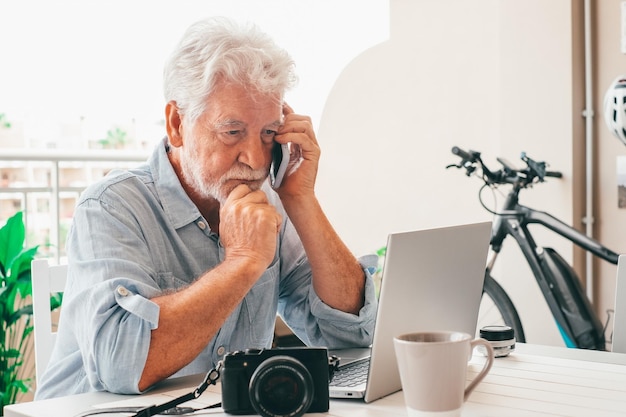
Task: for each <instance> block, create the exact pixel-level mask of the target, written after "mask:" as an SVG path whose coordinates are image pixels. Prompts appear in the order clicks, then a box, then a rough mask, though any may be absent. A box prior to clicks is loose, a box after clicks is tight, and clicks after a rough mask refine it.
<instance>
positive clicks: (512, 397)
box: [4, 344, 626, 417]
mask: <svg viewBox="0 0 626 417" xmlns="http://www.w3.org/2000/svg"><path fill="white" fill-rule="evenodd" d="M483 361H484V358H483V357H481V356H479V355H474V357H473V358H472V360H471V361H470V365H469V366H470V367H469V372H468V378H472V377H473V376H474V375H475V374H476V373H477V372H478V371H479V370H480V369H481V367H482V363H483ZM201 378H202V376H200V375H198V376H194V377H186V378H179V379H176V380H170V381H167V382H166V383H163V384H162V386H160V387H159V388H158V389H155V390H152V391H150V392H149V393H146V394H143V395H116V394H111V393H107V392H97V393H88V394H80V395H74V396H70V397H63V398H55V399H51V400H43V401H35V402H28V403H21V404H14V405H11V406H7V407H5V408H4V415H5V416H6V417H48V416H50V417H62V416H68V417H72V416H76V415H77V414H80V413H82V412H84V411H87V410H94V409H95V408H98V407H114V406H148V405H152V404H162V403H164V402H166V401H169V400H171V399H173V398H176V397H178V396H180V395H184V394H187V393H188V392H190V391H192V390H193V389H194V388H195V387H196V386H197V385H198V384H199V383H200V380H201ZM220 400H221V394H220V391H219V386H211V387H209V389H208V390H207V391H206V392H205V393H204V394H203V395H202V396H201V397H200V398H198V399H197V400H194V401H191V402H189V403H186V404H185V405H189V406H192V407H196V408H199V407H205V406H207V405H210V404H213V403H216V402H219V401H220ZM120 415H121V414H120ZM126 415H128V414H126ZM195 415H216V416H226V415H227V414H224V413H223V411H222V410H221V408H218V409H213V410H206V411H202V412H197V413H195V414H194V416H195ZM307 415H311V416H315V415H318V416H335V417H348V416H350V417H354V416H356V417H390V416H391V417H393V416H406V415H407V411H406V409H405V406H404V396H403V393H402V391H400V392H397V393H395V394H391V395H389V396H387V397H384V398H382V399H380V400H378V401H375V402H372V403H369V404H365V403H364V402H363V401H362V400H356V399H346V400H331V402H330V410H329V411H328V413H323V414H307ZM624 415H626V355H625V354H617V353H610V352H596V351H584V350H578V349H567V348H559V347H548V346H538V345H528V344H518V345H517V347H516V350H515V352H513V353H512V354H511V355H509V356H508V357H505V358H497V359H496V360H495V361H494V365H493V367H492V369H491V371H490V372H489V374H488V375H487V376H486V377H485V379H484V380H483V382H481V383H480V384H479V385H478V387H477V388H476V389H475V390H474V392H473V393H472V394H471V395H470V397H469V399H468V401H467V403H466V404H465V405H464V407H463V410H462V416H463V417H467V416H494V417H496V416H497V417H502V416H507V417H516V416H520V417H521V416H524V417H534V416H571V417H575V416H581V417H589V416H603V417H604V416H607V417H609V416H624ZM105 416H111V417H114V416H115V414H105Z"/></svg>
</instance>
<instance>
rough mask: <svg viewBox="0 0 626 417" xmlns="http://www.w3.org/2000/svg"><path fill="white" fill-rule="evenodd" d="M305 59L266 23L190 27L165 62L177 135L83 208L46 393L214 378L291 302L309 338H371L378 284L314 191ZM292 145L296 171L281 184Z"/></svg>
mask: <svg viewBox="0 0 626 417" xmlns="http://www.w3.org/2000/svg"><path fill="white" fill-rule="evenodd" d="M293 68H294V65H293V61H292V59H291V58H290V56H289V55H288V54H287V53H286V52H285V51H284V50H283V49H280V48H279V47H277V46H276V45H275V44H274V42H273V41H272V40H271V39H270V38H269V37H268V36H267V35H265V34H264V33H262V32H260V31H259V30H258V29H257V28H256V27H255V26H252V25H236V24H234V23H233V22H231V21H228V20H225V19H220V18H214V19H208V20H203V21H200V22H198V23H196V24H194V25H192V26H191V27H190V28H189V29H188V31H187V32H186V34H185V35H184V37H183V39H182V40H181V42H180V44H179V45H178V47H177V48H176V50H175V51H174V53H173V54H172V55H171V57H170V59H169V61H168V62H167V64H166V67H165V72H164V85H165V98H166V105H165V120H166V131H167V137H166V138H165V139H164V140H163V141H162V142H161V143H159V144H158V146H157V147H156V149H155V151H154V153H153V154H152V156H151V158H150V159H149V160H148V161H147V163H146V164H145V165H143V166H140V167H138V168H137V169H134V170H130V171H123V172H122V171H118V172H114V173H111V174H109V175H108V176H107V177H106V178H104V179H103V180H102V181H100V182H98V183H97V184H94V185H92V186H91V187H89V188H88V189H87V190H86V191H85V192H84V194H83V195H82V196H81V199H80V201H79V203H78V205H77V207H76V212H75V217H74V221H73V225H72V229H71V231H70V234H69V237H68V244H67V248H68V258H69V276H68V285H67V289H66V292H65V299H64V301H63V308H62V313H61V319H60V325H59V335H58V339H57V343H56V346H55V349H54V351H53V354H52V358H51V361H50V365H49V367H48V369H47V370H46V373H45V374H44V377H43V383H42V386H40V387H39V388H38V390H37V396H36V397H37V399H41V398H50V397H56V396H61V395H69V394H76V393H81V392H89V391H102V390H106V391H111V392H116V393H139V392H142V391H144V390H146V389H147V388H149V387H151V386H152V385H153V384H155V383H156V382H158V381H160V380H163V379H165V378H168V377H170V376H172V375H175V376H182V375H188V374H194V373H205V372H207V371H208V370H209V369H211V368H212V367H213V366H214V365H215V364H216V363H217V362H218V361H219V360H220V359H221V358H222V357H223V355H224V354H225V353H227V352H229V351H234V350H240V349H246V348H267V347H270V346H271V342H272V338H273V331H274V323H275V319H276V314H277V313H278V314H279V315H280V316H281V317H282V318H283V319H284V320H285V322H286V323H287V324H288V325H289V326H290V328H291V329H292V330H293V331H294V333H295V334H296V335H297V336H298V337H299V338H300V339H301V340H302V341H303V342H304V343H306V344H307V345H310V346H326V347H329V348H339V347H348V346H366V345H369V344H370V343H371V337H372V332H373V327H374V320H375V311H376V297H375V294H374V287H373V283H372V280H371V277H370V275H369V273H368V271H367V268H366V266H364V265H361V264H360V263H359V261H358V260H357V259H356V258H355V257H354V256H353V254H352V253H351V252H350V251H349V250H348V248H347V247H346V246H345V245H344V244H343V242H342V241H341V239H340V238H339V236H338V235H337V234H336V232H335V231H334V229H333V227H332V226H331V224H330V222H329V221H328V219H327V218H326V216H325V214H324V212H323V210H322V208H321V207H320V204H319V202H318V200H317V198H316V196H315V192H314V186H315V179H316V174H317V167H318V161H319V157H320V149H319V146H318V143H317V140H316V137H315V133H314V131H313V128H312V124H311V121H310V119H309V118H308V117H305V116H301V115H298V114H296V113H294V112H293V110H292V109H291V108H290V107H289V106H288V105H287V104H286V103H285V102H284V94H285V91H286V90H287V89H288V88H290V87H291V86H292V85H293V83H294V81H295V75H294V72H293ZM281 144H289V154H286V155H285V158H287V159H288V160H289V166H288V167H287V173H286V175H285V177H284V179H283V181H282V182H281V183H280V185H278V184H274V186H275V189H274V188H272V186H271V185H270V181H269V180H268V173H269V170H270V165H271V162H272V155H273V151H274V150H275V148H276V147H278V148H279V149H280V145H281Z"/></svg>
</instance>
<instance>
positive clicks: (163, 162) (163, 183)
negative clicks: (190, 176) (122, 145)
mask: <svg viewBox="0 0 626 417" xmlns="http://www.w3.org/2000/svg"><path fill="white" fill-rule="evenodd" d="M167 146H168V143H167V137H166V138H164V139H162V140H161V141H160V142H159V143H158V145H157V146H156V148H155V150H154V152H153V153H152V155H151V156H150V160H149V164H150V171H151V172H152V178H154V186H155V188H156V192H157V194H158V196H159V200H160V202H161V205H162V206H163V211H164V212H165V214H166V215H167V217H168V218H169V221H170V222H171V224H172V225H173V226H174V227H175V228H177V229H179V228H181V227H183V226H186V225H188V224H190V223H193V222H195V221H196V220H197V219H199V218H201V217H202V215H201V214H200V210H198V207H196V205H195V204H194V203H193V201H191V198H189V196H188V195H187V193H186V192H185V190H184V189H183V186H182V185H181V183H180V180H179V179H178V176H177V175H176V173H175V172H174V168H173V167H172V164H171V162H170V160H169V158H168V157H167Z"/></svg>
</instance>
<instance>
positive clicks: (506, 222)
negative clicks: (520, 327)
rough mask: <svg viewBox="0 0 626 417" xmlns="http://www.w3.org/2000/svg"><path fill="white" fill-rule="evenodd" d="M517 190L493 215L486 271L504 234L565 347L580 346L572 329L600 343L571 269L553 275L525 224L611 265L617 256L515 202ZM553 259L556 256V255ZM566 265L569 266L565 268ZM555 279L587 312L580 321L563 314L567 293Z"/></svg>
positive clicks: (515, 188) (597, 323)
mask: <svg viewBox="0 0 626 417" xmlns="http://www.w3.org/2000/svg"><path fill="white" fill-rule="evenodd" d="M520 189H521V188H520V187H519V186H517V185H514V186H513V189H512V190H511V191H510V192H509V194H508V195H507V197H506V200H505V202H504V206H503V208H502V210H501V211H499V212H498V213H497V216H496V218H495V219H494V224H493V229H492V238H491V248H492V250H493V254H492V257H491V259H490V260H489V263H488V265H487V270H488V271H489V272H490V271H491V270H492V268H493V265H494V264H495V260H496V258H497V255H498V253H499V252H500V250H501V248H502V243H503V241H504V239H505V238H506V236H507V235H511V236H512V237H513V238H514V239H515V241H516V242H517V244H518V245H519V247H520V249H521V250H522V253H523V254H524V257H525V258H526V260H527V262H528V265H529V266H530V268H531V270H532V273H533V275H534V276H535V278H536V280H537V283H538V284H539V287H540V289H541V292H542V293H543V295H544V297H545V299H546V301H547V303H548V307H549V308H550V310H551V312H552V314H553V316H554V318H555V320H556V323H557V326H558V328H559V331H560V332H561V335H562V336H563V339H564V341H565V343H566V345H567V346H568V347H580V346H579V343H578V342H577V338H578V336H579V334H576V333H580V332H578V331H577V330H575V329H573V327H576V326H580V327H582V328H584V329H585V331H593V332H595V333H596V336H597V337H600V336H601V337H602V341H604V334H601V335H599V334H597V333H599V332H600V333H603V329H602V325H601V323H600V321H599V319H598V318H597V315H596V314H595V313H594V311H593V308H592V306H591V304H590V303H589V300H588V299H587V297H586V295H585V294H584V292H583V291H582V287H581V285H580V281H579V279H578V277H577V276H576V275H575V273H574V271H573V270H571V267H570V268H569V269H567V268H562V269H559V271H558V273H559V274H560V276H559V277H556V276H555V275H557V274H556V273H555V271H554V269H553V268H551V267H550V266H549V265H547V264H546V262H545V261H544V262H542V256H543V255H542V252H543V251H545V248H540V247H539V246H538V245H537V243H536V242H535V240H534V238H533V237H532V234H531V233H530V231H529V230H528V225H530V224H539V225H542V226H544V227H546V228H548V229H549V230H552V231H553V232H555V233H557V234H558V235H560V236H562V237H564V238H565V239H568V240H570V241H572V242H573V243H575V244H577V245H578V246H580V247H581V248H583V249H585V250H587V251H590V252H591V253H593V254H594V255H596V256H598V257H600V258H601V259H604V260H606V261H607V262H610V263H613V264H617V260H618V257H619V255H618V254H617V253H615V252H613V251H611V250H610V249H608V248H606V247H604V246H603V245H602V244H600V243H599V242H598V241H596V240H594V239H592V238H590V237H588V236H586V235H585V234H583V233H581V232H579V231H578V230H576V229H575V228H573V227H571V226H569V225H567V224H565V223H564V222H562V221H561V220H559V219H557V218H556V217H554V216H552V215H550V214H548V213H546V212H543V211H539V210H535V209H532V208H530V207H526V206H522V205H520V204H519V203H518V193H519V191H520ZM540 249H541V250H540ZM548 255H549V254H548ZM556 256H558V254H557V255H556ZM567 266H568V267H569V265H567ZM558 278H562V280H563V281H566V284H567V285H568V288H569V291H570V292H576V293H578V294H571V295H573V296H575V297H578V299H580V300H584V302H582V305H581V308H582V309H583V310H587V311H583V312H582V313H583V315H582V317H583V318H582V319H578V318H572V315H568V314H567V311H566V308H565V307H564V306H563V305H562V304H563V302H562V301H560V300H563V299H564V298H563V297H564V296H565V297H567V296H568V294H563V292H564V291H561V288H559V287H558V286H555V285H554V282H555V280H557V279H558ZM559 292H561V293H559ZM573 320H578V322H577V323H575V324H576V326H572V325H571V323H572V321H573ZM598 326H599V328H598ZM590 329H593V330H590ZM603 345H604V342H602V347H603Z"/></svg>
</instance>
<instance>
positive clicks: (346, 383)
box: [330, 358, 370, 387]
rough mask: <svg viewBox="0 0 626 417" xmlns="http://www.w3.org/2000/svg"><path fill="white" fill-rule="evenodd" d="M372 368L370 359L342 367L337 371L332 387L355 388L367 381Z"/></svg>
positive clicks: (331, 383)
mask: <svg viewBox="0 0 626 417" xmlns="http://www.w3.org/2000/svg"><path fill="white" fill-rule="evenodd" d="M369 367H370V360H369V358H367V359H364V360H361V361H357V362H353V363H351V364H348V365H346V366H341V367H339V369H337V370H336V371H335V374H334V375H333V380H332V381H331V382H330V386H331V387H355V386H357V385H359V384H363V383H365V382H366V381H367V372H368V370H369Z"/></svg>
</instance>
